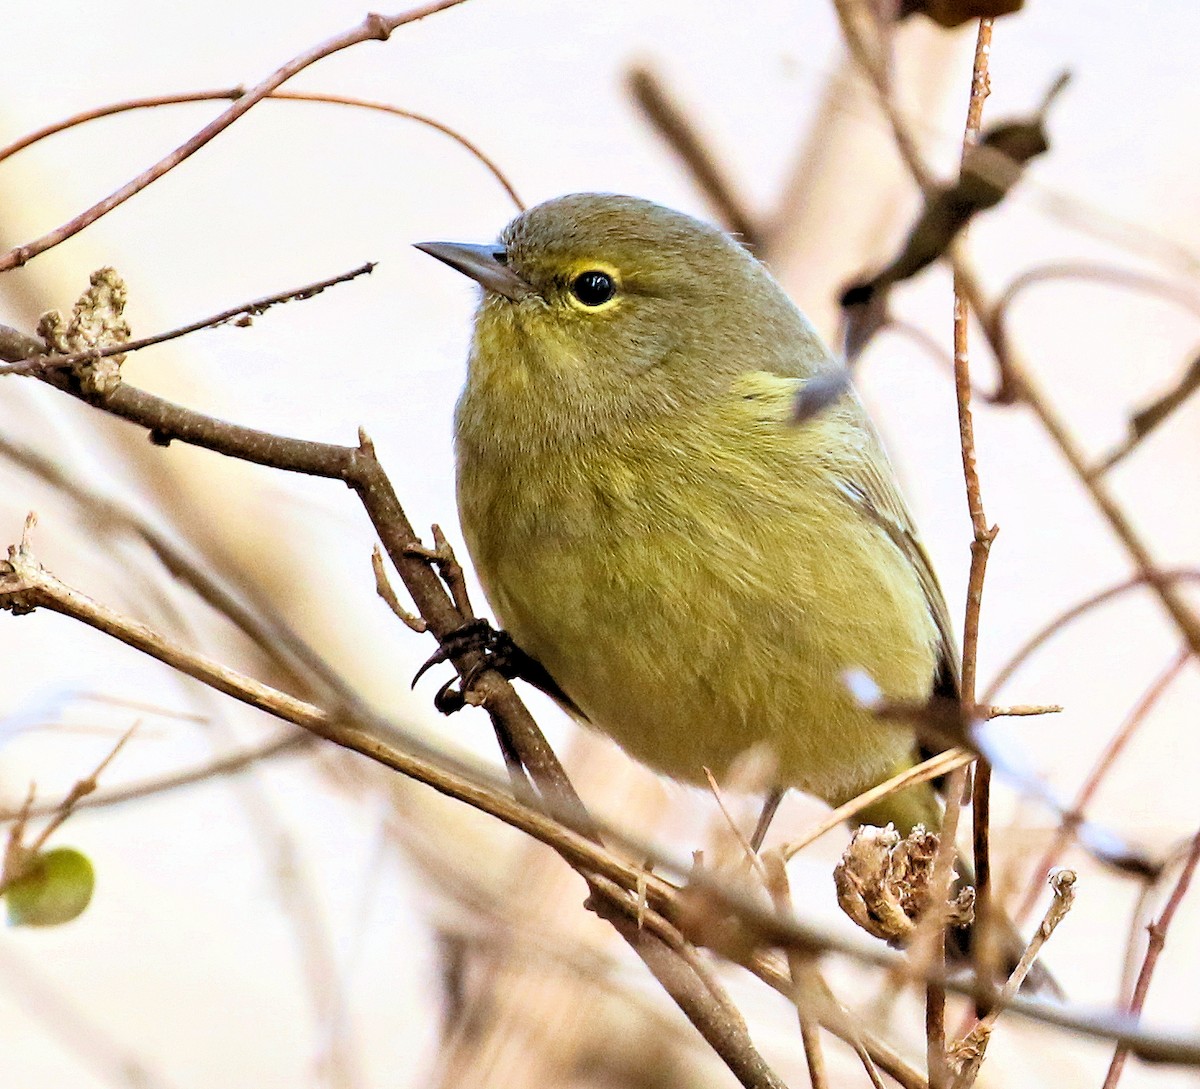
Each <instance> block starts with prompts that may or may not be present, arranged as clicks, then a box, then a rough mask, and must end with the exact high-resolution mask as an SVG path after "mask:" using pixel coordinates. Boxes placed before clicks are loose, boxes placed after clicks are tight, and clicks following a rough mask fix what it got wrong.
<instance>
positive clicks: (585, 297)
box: [571, 269, 617, 306]
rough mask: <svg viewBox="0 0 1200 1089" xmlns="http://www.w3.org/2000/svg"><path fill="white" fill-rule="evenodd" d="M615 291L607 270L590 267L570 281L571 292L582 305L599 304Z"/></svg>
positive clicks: (604, 301) (615, 287) (610, 296)
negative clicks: (602, 270)
mask: <svg viewBox="0 0 1200 1089" xmlns="http://www.w3.org/2000/svg"><path fill="white" fill-rule="evenodd" d="M616 293H617V285H616V284H615V283H614V282H613V278H612V277H611V276H610V275H609V274H608V273H607V272H601V271H600V270H599V269H590V270H588V271H587V272H581V273H580V274H579V275H578V276H576V277H575V279H574V280H572V281H571V294H572V295H574V296H575V298H577V299H578V300H579V301H580V302H581V303H583V305H584V306H601V305H603V304H604V303H606V302H608V300H609V299H611V298H612V297H613V296H614V295H615V294H616Z"/></svg>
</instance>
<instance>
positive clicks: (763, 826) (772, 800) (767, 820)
mask: <svg viewBox="0 0 1200 1089" xmlns="http://www.w3.org/2000/svg"><path fill="white" fill-rule="evenodd" d="M786 789H787V788H786V787H774V788H773V789H772V790H771V792H770V793H769V794H768V795H767V797H766V800H765V801H764V802H763V807H762V812H761V813H760V814H759V815H758V824H757V826H756V827H755V829H754V835H753V836H751V837H750V846H751V847H753V848H754V853H755V854H758V851H759V848H761V847H762V844H763V840H764V839H766V838H767V829H768V828H770V827H771V821H773V820H774V819H775V813H776V811H777V810H778V809H779V803H780V802H782V801H783V795H784V793H785V791H786Z"/></svg>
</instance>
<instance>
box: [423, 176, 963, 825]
mask: <svg viewBox="0 0 1200 1089" xmlns="http://www.w3.org/2000/svg"><path fill="white" fill-rule="evenodd" d="M420 248H421V249H423V250H425V251H426V252H428V253H430V254H432V255H433V256H435V257H437V258H439V259H441V260H442V261H445V262H446V263H447V264H449V265H451V266H453V267H454V268H456V269H458V270H459V271H460V272H463V273H465V274H466V275H467V276H470V277H471V278H472V279H474V280H475V281H477V282H478V283H479V284H480V285H481V286H482V287H483V289H484V291H483V298H482V301H481V303H480V305H479V310H478V313H477V315H476V319H475V334H474V342H473V346H472V349H471V355H470V361H469V373H468V377H467V382H466V387H465V389H464V391H463V394H462V397H461V399H460V400H459V403H458V409H457V413H456V417H455V438H456V449H457V468H458V503H459V511H460V515H461V520H462V527H463V533H464V535H465V537H466V542H467V546H468V549H469V551H470V554H471V559H472V561H473V562H474V565H475V570H476V572H477V573H478V575H479V578H480V581H481V582H482V584H483V587H484V590H485V592H486V594H487V598H488V601H489V602H490V604H491V606H492V608H493V609H494V611H495V614H496V616H497V618H498V619H499V621H500V622H501V624H502V625H503V626H504V628H505V630H506V631H507V632H508V634H509V635H510V636H511V638H512V639H513V640H514V641H515V643H516V645H517V646H518V647H519V648H520V649H521V650H522V651H524V652H525V653H527V654H528V655H531V656H532V657H533V658H535V659H536V660H537V661H538V662H540V663H541V665H542V666H544V667H545V669H546V670H547V671H548V673H549V675H550V677H552V678H553V681H554V682H555V684H556V685H557V686H558V688H559V689H561V691H562V693H564V694H565V696H566V698H567V700H568V701H569V703H570V704H571V705H572V707H573V709H574V710H575V711H576V712H577V713H578V714H579V715H581V716H582V717H583V718H584V719H585V720H586V721H587V722H588V723H590V724H591V725H592V726H594V727H596V728H597V729H599V730H601V731H603V732H604V733H606V734H608V735H609V736H611V737H613V738H615V739H616V741H618V742H619V743H620V744H621V746H622V747H623V748H624V749H625V750H626V751H627V752H629V753H630V754H632V755H633V756H635V757H636V758H637V759H639V760H641V761H643V762H644V763H646V764H648V765H649V766H650V767H652V768H655V769H657V770H658V771H660V772H663V773H665V774H666V775H669V776H671V777H672V778H675V779H679V780H683V781H686V782H692V783H696V782H702V781H703V769H705V768H708V769H711V770H712V771H713V772H714V773H715V774H716V775H717V776H720V775H721V774H722V773H723V772H724V771H726V769H728V767H729V765H730V763H731V762H732V761H733V760H734V759H735V758H736V757H737V756H738V755H739V754H741V753H743V752H745V751H746V750H747V749H748V748H750V747H751V746H752V745H758V744H762V743H765V744H766V745H767V746H769V751H770V752H771V753H772V754H773V756H774V763H775V768H776V774H777V786H778V787H779V788H780V790H782V789H784V788H787V787H796V788H798V789H800V790H802V791H805V792H807V793H809V794H814V795H816V796H817V797H819V798H823V799H824V800H825V801H827V802H829V803H830V804H831V805H838V804H840V803H842V802H845V801H847V800H848V799H850V798H853V797H855V796H856V795H857V794H859V793H861V792H862V791H863V790H865V789H867V788H869V787H871V786H873V785H875V784H876V783H878V782H880V781H881V780H883V779H885V778H887V777H889V776H891V775H893V774H894V773H896V772H897V771H900V770H902V769H903V768H905V767H908V766H910V765H911V764H912V763H913V762H914V760H915V759H916V758H917V753H918V746H917V743H916V739H915V737H914V734H913V732H912V730H911V728H909V727H906V726H905V725H904V724H902V723H900V722H896V721H891V722H889V721H883V720H881V719H880V718H879V717H878V716H877V715H875V714H874V713H872V712H871V711H870V710H868V709H866V708H864V707H863V706H861V705H860V704H859V703H858V702H857V701H856V700H855V698H854V697H853V696H852V694H851V692H850V689H849V687H848V685H847V674H848V673H849V672H850V671H861V672H863V673H865V674H867V675H868V676H870V677H871V678H872V679H873V680H874V682H875V684H876V685H877V686H878V688H879V689H880V690H881V691H882V693H883V694H884V696H885V697H886V698H887V699H888V700H895V701H900V702H905V703H922V702H924V701H926V700H927V699H929V697H930V696H931V695H932V694H933V693H934V692H935V691H941V692H944V693H953V692H954V691H955V689H956V685H957V680H956V676H957V675H956V666H955V662H956V654H955V650H954V640H953V636H952V633H951V626H950V621H949V616H948V613H947V609H946V603H945V600H944V599H943V596H942V592H941V590H940V589H939V587H938V582H937V578H936V577H935V575H934V572H933V569H932V567H931V565H930V562H929V557H928V556H927V554H926V552H925V550H924V548H923V547H922V546H921V544H920V542H919V540H918V538H917V535H916V531H915V529H914V526H913V522H912V518H911V516H910V515H909V512H908V509H907V507H906V505H905V503H904V500H903V498H902V497H901V495H900V492H899V489H898V487H897V484H896V479H895V476H894V474H893V471H892V469H891V466H890V465H889V463H888V460H887V457H886V455H885V454H884V452H883V449H882V447H881V446H880V443H879V440H878V438H877V437H876V435H875V432H874V431H873V429H872V427H871V424H870V422H869V420H868V419H867V416H866V414H865V412H864V409H863V407H862V405H861V404H860V403H859V401H858V399H857V397H856V396H855V395H854V393H853V392H852V391H848V392H847V393H846V394H845V395H843V396H842V397H840V399H837V400H836V401H835V403H833V404H832V405H830V406H829V407H827V408H826V409H825V410H824V411H822V412H820V413H819V414H817V415H816V416H814V417H813V418H811V419H808V420H805V421H804V422H801V423H797V422H795V419H794V411H793V405H794V402H795V400H796V397H797V394H798V392H799V391H801V390H802V389H804V387H805V384H806V383H808V382H811V381H813V380H814V379H818V378H825V379H826V380H827V378H828V375H829V373H830V371H831V369H832V368H834V367H835V366H836V364H835V362H834V361H833V359H832V358H831V356H830V353H829V352H828V350H827V349H826V348H825V346H824V345H823V344H822V343H821V341H820V339H819V338H818V336H817V334H816V333H815V332H814V331H813V329H812V327H811V326H810V325H809V323H808V322H807V320H806V319H805V318H804V316H803V315H802V314H801V313H800V311H799V310H798V309H797V308H796V307H795V305H794V304H793V303H792V302H791V300H790V299H789V298H788V297H787V295H786V294H785V293H784V291H783V290H782V288H781V287H780V286H779V284H778V283H776V282H775V280H774V279H773V278H772V277H771V275H770V273H769V272H768V271H767V270H766V268H764V267H763V265H762V264H760V263H759V262H758V261H757V260H755V259H754V257H752V256H751V255H750V254H749V253H748V252H747V251H746V250H745V249H744V248H743V247H742V246H740V245H739V244H738V243H737V242H735V241H734V240H733V239H731V238H729V237H728V236H726V235H725V234H723V233H722V232H720V231H719V230H716V229H715V228H713V227H710V226H708V225H706V224H704V223H701V222H699V221H697V220H695V219H692V218H691V217H689V216H686V215H683V214H682V213H680V212H676V211H672V210H670V209H667V208H664V207H661V206H659V205H656V204H652V203H650V202H648V201H645V200H640V199H635V198H633V197H625V196H613V195H603V194H577V195H573V196H566V197H561V198H559V199H556V200H551V201H548V202H546V203H544V204H540V205H538V206H537V207H535V208H532V209H530V210H529V211H527V212H525V213H523V214H522V215H520V216H518V217H517V218H516V219H515V220H513V221H512V223H510V224H509V225H508V227H506V228H505V230H504V232H503V234H502V235H501V237H500V240H499V242H498V243H495V244H491V245H463V244H458V243H445V242H436V243H424V244H422V245H421V246H420ZM939 813H940V807H939V804H938V802H937V799H936V797H935V793H934V790H933V788H932V787H931V786H929V785H928V784H924V785H921V786H918V787H914V788H910V789H908V790H906V791H905V792H903V793H900V794H896V795H893V796H891V797H889V798H887V799H885V800H884V801H883V802H881V803H879V804H878V805H876V806H874V807H873V808H871V809H870V810H868V811H866V812H864V813H863V814H862V816H861V819H862V820H863V821H865V822H869V823H873V824H884V823H887V822H889V821H890V822H892V823H894V824H895V825H896V827H897V828H898V829H899V830H900V831H901V832H908V831H909V830H910V829H911V828H912V827H913V826H914V825H915V824H917V823H924V824H926V825H927V826H929V827H937V825H938V823H939V820H940V817H939Z"/></svg>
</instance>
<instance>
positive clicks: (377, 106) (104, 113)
mask: <svg viewBox="0 0 1200 1089" xmlns="http://www.w3.org/2000/svg"><path fill="white" fill-rule="evenodd" d="M245 94H246V89H245V88H244V87H229V88H227V89H225V90H219V91H184V92H181V93H180V94H173V95H150V96H147V97H145V98H131V99H128V100H126V101H124V102H113V103H111V104H109V105H107V106H97V107H96V108H95V109H91V110H84V111H82V112H81V113H77V114H74V115H72V116H71V117H68V118H65V119H64V120H62V121H56V122H55V123H53V124H51V125H46V126H45V127H43V128H40V129H36V130H34V131H33V132H31V133H28V134H26V135H25V136H22V137H21V138H20V139H19V140H15V141H13V142H12V143H11V144H9V145H8V146H7V147H3V148H0V162H3V161H4V160H5V159H7V158H8V157H9V156H10V155H15V154H16V153H17V152H18V151H24V150H25V148H27V147H30V146H32V145H33V144H36V143H38V142H39V141H41V140H45V139H46V138H47V137H49V136H54V135H57V134H58V133H60V132H66V131H67V130H68V129H72V128H75V127H76V126H78V125H83V124H86V123H88V122H89V121H96V120H98V119H99V118H102V117H112V116H114V115H116V114H121V113H127V112H128V111H130V110H145V109H151V108H154V107H156V106H175V105H179V104H181V103H185V102H212V101H220V100H222V99H229V100H232V101H234V102H236V101H237V100H238V99H239V98H242V97H244V96H245ZM264 101H267V102H271V101H275V102H279V101H284V102H319V103H327V104H329V105H334V106H351V107H354V108H356V109H361V110H375V111H377V112H380V113H387V114H391V115H392V116H394V117H403V118H405V119H407V120H409V121H415V122H417V123H418V124H420V125H425V126H426V127H427V128H431V129H435V130H436V131H437V132H440V133H442V134H443V135H445V136H448V137H450V139H451V140H453V141H454V142H455V143H457V144H458V145H459V146H460V147H462V148H463V149H464V150H465V151H467V152H468V153H469V154H470V155H472V156H473V157H474V158H475V159H476V160H477V161H478V162H479V164H480V165H481V166H482V167H483V168H484V169H485V170H487V171H488V172H489V173H490V174H491V175H492V177H493V178H495V179H496V181H497V182H499V183H500V186H501V188H503V189H504V191H505V192H506V193H507V194H508V196H509V199H511V200H512V202H513V204H515V205H516V206H517V208H518V210H520V211H524V210H525V204H524V202H522V200H521V198H520V197H519V196H518V195H517V191H516V190H515V189H514V188H513V186H512V183H511V182H510V181H509V180H508V177H507V176H506V175H505V173H504V171H502V170H501V169H500V167H499V166H497V165H496V163H495V162H494V161H493V160H492V159H491V158H489V157H488V156H487V155H485V154H484V153H483V151H482V150H480V148H479V147H478V145H476V144H475V143H473V142H472V141H471V140H468V139H467V138H466V137H465V136H464V135H463V134H462V133H461V132H458V131H457V130H456V129H453V128H451V127H450V126H449V125H446V124H444V123H443V122H441V121H438V120H437V119H435V118H433V117H428V116H426V115H425V114H421V113H414V112H413V111H412V110H404V109H401V108H400V107H399V106H392V105H390V104H389V103H387V102H375V101H371V100H369V99H365V98H354V97H352V96H350V95H335V94H325V93H322V92H317V91H272V92H271V93H270V94H268V95H265V96H264Z"/></svg>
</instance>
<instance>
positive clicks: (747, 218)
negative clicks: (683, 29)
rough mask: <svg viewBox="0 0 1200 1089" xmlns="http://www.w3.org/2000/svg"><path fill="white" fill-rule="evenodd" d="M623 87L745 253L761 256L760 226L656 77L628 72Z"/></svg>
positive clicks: (639, 69) (637, 70) (640, 71)
mask: <svg viewBox="0 0 1200 1089" xmlns="http://www.w3.org/2000/svg"><path fill="white" fill-rule="evenodd" d="M626 86H627V87H628V89H629V93H630V95H632V97H633V101H634V103H635V104H636V105H637V107H638V108H639V109H640V110H641V111H642V115H643V116H644V117H645V119H646V120H647V121H648V122H649V123H650V126H651V127H652V128H653V129H654V131H655V132H656V133H657V134H658V135H659V136H660V137H661V138H662V139H663V140H664V141H665V142H666V144H667V146H668V147H670V149H671V150H672V151H673V152H675V154H676V155H678V156H679V158H680V159H681V160H682V161H683V165H684V168H685V169H686V170H687V172H688V174H689V175H690V177H691V179H692V180H693V181H694V182H695V183H696V185H698V186H699V187H700V191H701V193H703V194H704V197H705V199H706V200H707V201H708V203H709V204H710V205H711V207H712V209H713V211H714V212H716V214H717V218H718V219H720V220H721V222H722V223H724V224H725V226H726V228H727V229H728V230H729V231H731V232H732V233H733V234H736V235H738V236H739V237H740V238H741V240H742V242H743V244H744V245H745V246H746V248H747V249H749V250H750V251H751V252H761V250H762V247H763V244H764V240H765V239H764V232H763V228H762V224H760V223H759V222H758V221H757V219H756V217H755V216H754V215H752V214H751V212H750V210H749V209H748V208H747V207H746V204H745V202H744V201H743V200H742V199H741V197H739V196H738V195H737V194H736V193H735V192H734V191H733V186H732V183H731V182H730V181H729V179H728V177H727V176H726V174H725V172H724V171H723V170H722V169H721V168H720V167H719V166H718V165H717V161H716V159H715V157H714V156H713V154H712V152H711V151H710V150H709V148H708V147H707V146H705V143H704V141H703V139H701V137H700V134H699V133H698V132H697V131H696V129H695V126H694V125H693V124H692V122H691V121H690V120H689V119H688V117H687V115H686V114H685V113H684V111H683V109H682V108H681V107H680V106H679V105H678V104H677V103H675V102H674V101H672V99H671V96H670V95H669V94H668V92H667V89H666V88H665V87H664V86H663V84H662V81H661V80H660V79H659V78H658V76H657V75H655V73H654V72H652V71H651V70H650V69H649V68H643V67H635V68H631V69H630V71H629V74H628V76H627V77H626Z"/></svg>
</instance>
